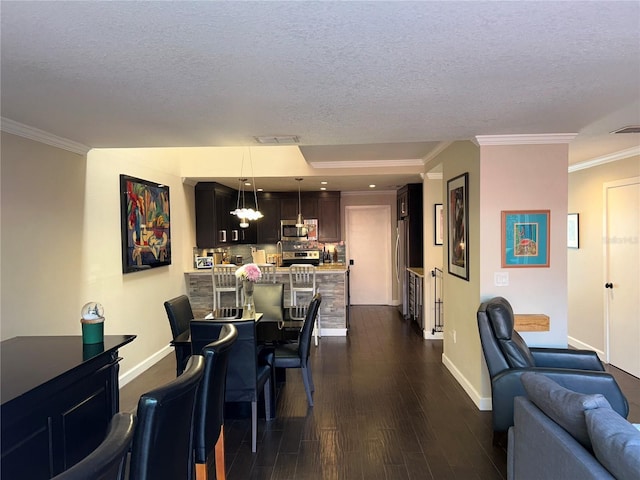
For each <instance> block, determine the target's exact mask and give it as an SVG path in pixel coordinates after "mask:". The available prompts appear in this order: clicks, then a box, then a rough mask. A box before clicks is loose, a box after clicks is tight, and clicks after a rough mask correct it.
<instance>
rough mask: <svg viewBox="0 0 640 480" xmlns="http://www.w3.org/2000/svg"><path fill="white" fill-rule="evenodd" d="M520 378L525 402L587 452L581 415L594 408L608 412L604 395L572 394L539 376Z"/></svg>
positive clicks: (532, 375) (533, 374)
mask: <svg viewBox="0 0 640 480" xmlns="http://www.w3.org/2000/svg"><path fill="white" fill-rule="evenodd" d="M520 378H521V380H522V385H523V386H524V390H525V392H527V397H529V400H531V401H532V402H533V403H534V404H535V405H536V406H537V407H538V408H539V409H540V410H542V411H543V412H544V414H545V415H547V416H548V417H549V418H551V419H552V420H553V421H554V422H556V423H557V424H558V425H560V426H561V427H562V428H564V429H565V430H566V431H567V432H569V434H571V436H572V437H573V438H575V439H576V440H577V441H578V442H580V443H581V444H582V446H584V447H585V448H587V449H588V450H591V441H590V439H589V432H588V431H587V423H586V421H585V417H584V412H585V411H586V410H592V409H594V408H608V409H611V405H610V404H609V402H608V401H607V399H606V398H605V397H604V395H602V394H600V393H596V394H593V395H585V394H582V393H578V392H574V391H573V390H569V389H567V388H564V387H563V386H561V385H558V384H557V383H556V382H554V381H553V380H551V379H550V378H548V377H546V376H544V375H542V374H540V373H533V372H527V373H524V374H522V376H521V377H520Z"/></svg>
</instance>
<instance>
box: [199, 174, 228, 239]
mask: <svg viewBox="0 0 640 480" xmlns="http://www.w3.org/2000/svg"><path fill="white" fill-rule="evenodd" d="M233 192H234V190H233V189H230V188H228V187H225V186H224V185H220V184H218V183H214V182H200V183H198V184H197V185H196V188H195V201H196V245H197V246H198V248H214V247H225V246H228V245H230V244H231V232H230V226H231V223H230V222H231V218H230V217H231V214H230V213H229V212H231V210H232V207H233V208H235V203H233Z"/></svg>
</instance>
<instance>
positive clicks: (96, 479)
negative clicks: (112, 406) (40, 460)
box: [53, 412, 136, 480]
mask: <svg viewBox="0 0 640 480" xmlns="http://www.w3.org/2000/svg"><path fill="white" fill-rule="evenodd" d="M135 423H136V417H135V415H134V414H133V413H128V412H127V413H124V412H120V413H116V414H115V415H114V416H113V418H112V419H111V423H110V424H109V431H108V432H107V436H106V437H105V439H104V440H103V441H102V443H101V444H100V445H98V447H97V448H96V449H95V450H94V451H93V452H91V453H90V454H89V455H88V456H86V457H85V458H83V459H82V460H80V461H79V462H78V463H76V464H75V465H74V466H72V467H71V468H69V469H67V470H65V471H64V472H62V473H60V474H58V475H56V476H55V477H53V480H87V479H91V480H124V473H125V467H126V459H127V455H128V453H129V447H130V446H131V440H132V439H133V432H134V427H135Z"/></svg>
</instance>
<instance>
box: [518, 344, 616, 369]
mask: <svg viewBox="0 0 640 480" xmlns="http://www.w3.org/2000/svg"><path fill="white" fill-rule="evenodd" d="M529 351H530V352H531V355H532V356H533V359H534V360H535V362H536V367H542V368H572V369H576V370H593V371H599V372H604V365H602V362H601V361H600V359H599V358H598V355H597V354H596V352H594V351H592V350H571V349H567V348H530V349H529Z"/></svg>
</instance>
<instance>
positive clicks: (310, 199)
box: [280, 192, 318, 220]
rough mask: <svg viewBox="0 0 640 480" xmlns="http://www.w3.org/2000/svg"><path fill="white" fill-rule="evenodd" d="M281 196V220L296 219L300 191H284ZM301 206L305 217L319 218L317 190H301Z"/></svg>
mask: <svg viewBox="0 0 640 480" xmlns="http://www.w3.org/2000/svg"><path fill="white" fill-rule="evenodd" d="M280 198H281V200H280V215H281V220H295V219H296V218H297V216H298V193H297V192H295V193H293V192H287V193H282V194H281V197H280ZM300 206H301V211H302V216H303V217H304V218H318V194H317V192H301V193H300Z"/></svg>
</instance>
